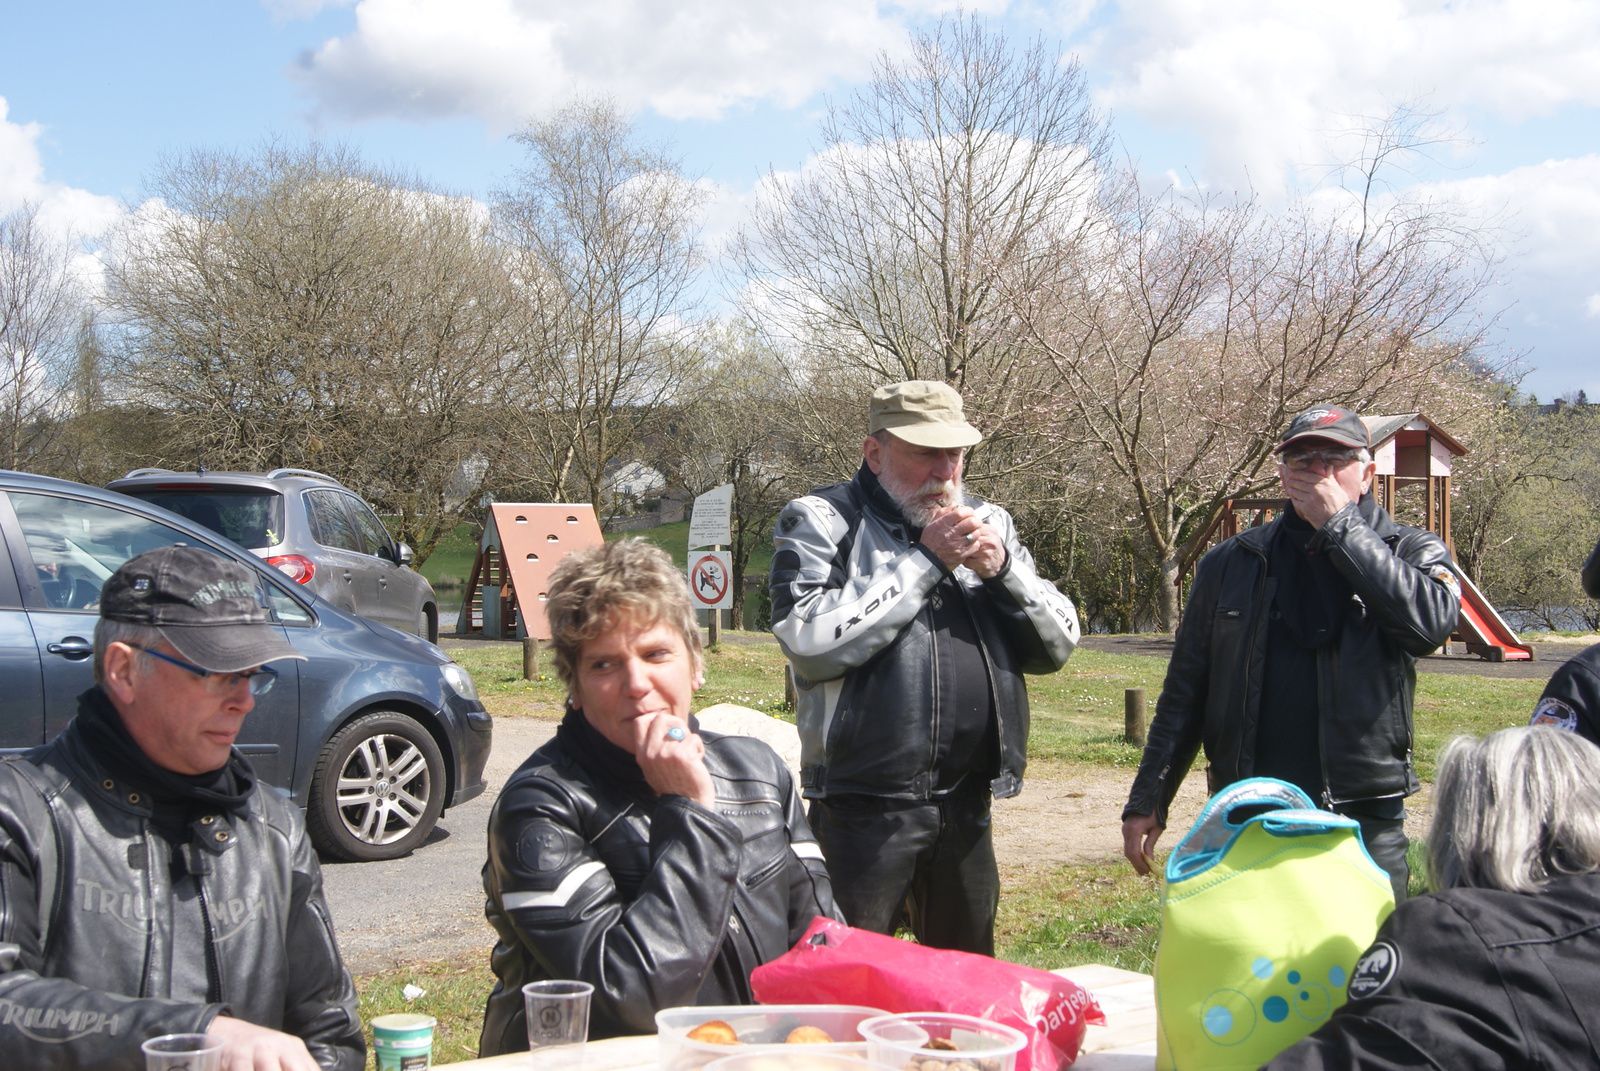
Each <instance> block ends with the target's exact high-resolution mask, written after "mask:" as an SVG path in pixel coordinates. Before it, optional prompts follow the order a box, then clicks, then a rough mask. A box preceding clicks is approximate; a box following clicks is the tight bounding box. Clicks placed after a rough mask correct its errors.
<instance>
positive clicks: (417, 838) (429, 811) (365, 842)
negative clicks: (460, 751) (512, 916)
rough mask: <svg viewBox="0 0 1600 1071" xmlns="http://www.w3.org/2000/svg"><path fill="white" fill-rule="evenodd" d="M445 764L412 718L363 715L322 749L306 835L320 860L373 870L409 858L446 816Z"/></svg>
mask: <svg viewBox="0 0 1600 1071" xmlns="http://www.w3.org/2000/svg"><path fill="white" fill-rule="evenodd" d="M444 795H445V776H444V757H443V756H442V755H441V754H440V753H439V745H438V744H437V743H436V742H435V741H434V739H433V735H432V734H431V733H429V732H428V730H427V729H426V728H424V727H423V726H422V725H421V724H420V723H419V722H418V721H417V720H416V719H415V718H411V717H407V716H406V715H404V714H397V713H394V712H392V711H375V712H373V713H370V714H363V715H361V716H360V717H358V718H356V719H354V720H353V721H351V722H350V723H349V724H348V725H346V726H344V728H342V729H340V730H339V731H338V732H337V733H334V734H333V737H332V738H331V739H329V741H328V743H327V744H326V745H325V746H324V747H323V749H322V754H321V756H320V757H319V758H318V759H317V768H316V772H315V773H314V774H313V775H312V781H311V794H310V803H309V805H308V806H307V807H306V829H307V831H308V832H309V833H310V834H311V842H312V843H313V844H315V845H316V846H317V849H318V850H319V851H321V852H322V854H323V855H326V856H330V857H332V858H335V859H348V860H353V861H356V862H371V861H374V860H378V859H398V858H399V857H401V856H403V855H408V854H410V853H411V852H412V851H413V850H414V849H415V848H417V847H418V846H419V845H421V844H422V842H423V841H424V840H426V839H427V837H428V834H429V833H432V832H433V827H434V826H435V825H436V824H437V823H438V821H439V815H440V814H441V813H442V812H443V811H444Z"/></svg>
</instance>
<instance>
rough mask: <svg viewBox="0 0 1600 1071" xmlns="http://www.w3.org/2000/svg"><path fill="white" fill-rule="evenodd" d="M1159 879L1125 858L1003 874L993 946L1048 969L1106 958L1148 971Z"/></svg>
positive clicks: (1152, 952)
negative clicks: (1136, 870) (1138, 871)
mask: <svg viewBox="0 0 1600 1071" xmlns="http://www.w3.org/2000/svg"><path fill="white" fill-rule="evenodd" d="M1160 898H1161V893H1160V885H1159V884H1158V883H1157V882H1156V881H1155V880H1154V879H1153V878H1142V877H1139V876H1138V875H1137V874H1135V873H1134V872H1133V868H1132V867H1129V866H1127V865H1126V864H1124V863H1121V862H1116V863H1083V864H1079V865H1076V866H1058V867H1053V868H1050V869H1048V870H1039V869H1033V870H1020V869H1013V870H1012V871H1011V872H1010V873H1007V874H1005V875H1002V890H1001V895H1000V915H999V918H998V919H997V920H996V922H995V952H996V954H997V955H998V956H999V957H1000V958H1001V959H1005V960H1010V961H1012V962H1013V963H1026V964H1028V965H1029V966H1032V967H1041V968H1043V969H1045V970H1053V969H1055V968H1057V967H1070V966H1073V965H1074V964H1079V963H1105V964H1109V965H1110V966H1113V967H1121V968H1123V969H1124V970H1130V971H1141V972H1144V973H1149V971H1150V969H1151V967H1152V966H1154V964H1155V952H1156V934H1157V929H1158V926H1159V922H1160Z"/></svg>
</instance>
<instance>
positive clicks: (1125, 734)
mask: <svg viewBox="0 0 1600 1071" xmlns="http://www.w3.org/2000/svg"><path fill="white" fill-rule="evenodd" d="M1122 739H1123V740H1125V741H1127V742H1128V743H1130V744H1138V745H1139V746H1141V747H1143V746H1144V689H1143V688H1129V689H1128V690H1127V691H1125V692H1123V693H1122Z"/></svg>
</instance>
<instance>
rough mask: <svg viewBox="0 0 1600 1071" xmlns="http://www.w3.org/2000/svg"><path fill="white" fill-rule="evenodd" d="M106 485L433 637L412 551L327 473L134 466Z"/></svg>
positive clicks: (429, 605)
mask: <svg viewBox="0 0 1600 1071" xmlns="http://www.w3.org/2000/svg"><path fill="white" fill-rule="evenodd" d="M106 486H107V487H108V488H110V489H111V490H113V491H120V492H121V493H122V494H125V495H130V496H132V497H134V498H140V499H143V500H144V501H146V502H151V503H154V504H155V505H158V506H161V507H163V508H165V509H169V510H171V511H172V512H173V513H176V514H179V515H180V516H183V517H187V518H189V519H190V520H191V521H194V522H195V523H196V524H200V525H203V526H205V527H207V528H210V529H211V530H212V531H214V532H218V533H220V534H222V535H224V536H226V537H227V538H229V539H231V540H233V541H234V542H235V543H238V544H239V545H240V546H242V547H244V548H246V549H247V550H250V551H252V552H254V553H255V554H256V555H258V556H259V557H261V558H264V559H266V562H267V564H268V565H271V566H274V567H276V568H277V569H278V570H279V571H280V572H282V573H284V574H285V575H286V576H288V577H289V578H290V579H291V580H294V581H295V582H296V583H299V584H303V585H305V586H306V587H307V588H309V589H310V590H312V591H314V592H316V594H317V595H319V596H321V597H322V598H323V599H326V600H327V601H328V602H331V603H333V605H335V606H337V607H340V608H341V609H344V610H348V611H350V612H351V613H355V614H360V615H361V616H362V617H365V618H368V619H369V620H372V621H380V622H382V623H383V624H385V625H389V626H391V627H393V628H397V629H399V630H401V631H402V632H410V633H413V634H414V635H417V636H421V637H422V638H423V639H425V640H428V641H430V642H436V641H437V640H438V638H439V601H438V599H437V598H436V597H435V596H434V593H433V585H431V584H429V583H428V581H427V580H426V579H424V578H423V576H422V575H421V574H420V573H418V572H416V571H415V570H413V569H412V568H411V548H410V547H408V546H406V545H405V544H404V543H400V542H397V541H396V540H395V539H394V537H392V536H391V535H390V534H389V530H388V529H387V528H385V527H384V526H383V521H381V520H379V519H378V515H377V514H376V513H374V512H373V511H372V507H371V506H369V505H367V504H366V502H364V501H362V499H361V497H360V496H359V495H357V494H356V493H355V492H354V491H352V490H350V489H349V488H348V487H346V486H345V485H344V484H342V483H340V482H339V481H338V480H335V479H334V478H333V477H331V476H325V475H323V474H322V473H320V472H312V471H311V470H309V469H273V470H272V471H271V472H268V473H264V474H261V473H253V472H206V471H205V470H201V471H199V472H174V471H173V470H171V469H135V470H134V471H133V472H130V473H128V474H127V475H126V476H124V477H122V479H120V480H113V481H112V482H110V483H109V484H107V485H106Z"/></svg>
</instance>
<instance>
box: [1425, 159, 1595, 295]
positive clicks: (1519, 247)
mask: <svg viewBox="0 0 1600 1071" xmlns="http://www.w3.org/2000/svg"><path fill="white" fill-rule="evenodd" d="M1414 192H1415V193H1417V194H1420V195H1423V196H1435V197H1439V198H1442V199H1446V200H1450V201H1454V202H1457V203H1460V204H1463V205H1466V206H1468V207H1469V208H1470V209H1472V210H1473V211H1474V214H1476V215H1479V216H1480V218H1490V217H1501V218H1502V219H1503V223H1502V225H1501V226H1500V227H1499V228H1498V229H1499V230H1500V231H1501V232H1503V235H1504V242H1503V252H1504V254H1505V256H1506V257H1507V259H1508V267H1511V268H1513V269H1514V270H1515V272H1516V273H1517V274H1518V275H1521V274H1523V273H1530V274H1532V275H1534V276H1537V277H1538V278H1539V279H1540V280H1544V281H1559V282H1560V283H1561V284H1562V285H1563V287H1564V288H1565V287H1580V286H1581V287H1583V288H1584V289H1587V288H1588V287H1589V286H1592V285H1593V280H1595V279H1596V278H1600V154H1594V153H1591V154H1590V155H1588V156H1580V157H1577V158H1575V159H1571V160H1546V161H1544V162H1543V163H1540V164H1535V165H1532V166H1529V167H1519V168H1515V169H1513V170H1511V171H1507V172H1505V173H1503V174H1499V175H1480V176H1477V177H1475V178H1467V179H1458V180H1456V181H1453V182H1439V183H1430V184H1427V185H1423V186H1418V187H1416V188H1415V190H1414ZM1536 285H1540V286H1542V285H1545V282H1543V281H1542V282H1540V283H1538V284H1536Z"/></svg>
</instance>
